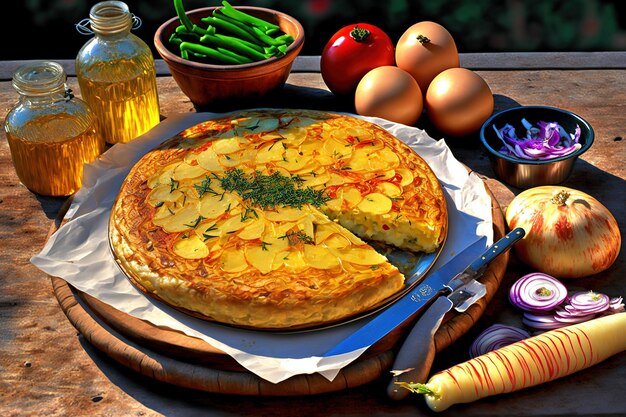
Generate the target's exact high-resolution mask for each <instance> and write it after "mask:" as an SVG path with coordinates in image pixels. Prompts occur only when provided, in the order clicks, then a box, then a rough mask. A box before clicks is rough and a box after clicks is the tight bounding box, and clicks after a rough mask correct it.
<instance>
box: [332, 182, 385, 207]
mask: <svg viewBox="0 0 626 417" xmlns="http://www.w3.org/2000/svg"><path fill="white" fill-rule="evenodd" d="M341 197H342V198H343V200H344V201H345V203H346V205H347V206H348V208H354V207H356V206H357V205H359V204H360V203H361V201H362V200H363V196H361V192H360V191H359V190H358V189H357V188H355V187H346V188H344V189H343V190H342V193H341ZM385 213H386V212H385Z"/></svg>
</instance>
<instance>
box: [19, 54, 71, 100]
mask: <svg viewBox="0 0 626 417" xmlns="http://www.w3.org/2000/svg"><path fill="white" fill-rule="evenodd" d="M66 80H67V76H66V75H65V71H64V70H63V67H61V65H59V64H58V63H56V62H52V61H35V62H32V63H29V64H26V65H23V66H22V67H20V68H18V69H17V71H15V73H14V74H13V88H15V90H16V91H17V92H18V93H19V94H20V96H22V97H24V98H27V99H28V100H29V101H31V102H43V101H50V100H63V99H65V96H66V94H67V93H66V90H67V85H66Z"/></svg>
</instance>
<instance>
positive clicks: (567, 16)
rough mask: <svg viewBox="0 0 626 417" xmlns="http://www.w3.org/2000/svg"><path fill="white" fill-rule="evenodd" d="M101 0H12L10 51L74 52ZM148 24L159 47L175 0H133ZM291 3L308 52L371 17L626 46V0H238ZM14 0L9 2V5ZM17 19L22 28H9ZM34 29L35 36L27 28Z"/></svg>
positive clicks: (6, 52) (469, 47)
mask: <svg viewBox="0 0 626 417" xmlns="http://www.w3.org/2000/svg"><path fill="white" fill-rule="evenodd" d="M220 1H221V0H183V3H184V6H185V9H187V10H191V9H194V8H199V7H205V6H216V5H219V4H220ZM96 3H97V1H96V0H93V1H84V0H83V1H80V0H21V1H18V2H15V1H12V2H8V3H6V5H5V10H4V13H6V17H5V24H3V25H0V26H1V29H0V30H2V39H3V41H4V42H3V48H2V49H3V52H2V57H3V59H35V58H36V59H71V58H74V57H75V56H76V54H77V53H78V50H79V49H80V47H81V46H82V45H83V44H84V43H85V42H86V41H87V40H88V39H89V37H88V36H84V35H81V34H79V33H78V32H77V31H76V29H75V24H76V23H78V22H79V21H80V20H81V19H83V18H86V17H88V15H89V9H90V8H91V6H93V5H94V4H96ZM126 3H127V4H128V5H129V7H130V10H131V12H133V13H134V14H135V15H137V16H139V17H140V18H141V19H142V21H143V24H142V26H141V27H140V28H138V29H136V30H135V31H134V33H135V34H136V35H137V36H139V37H140V38H142V39H143V40H145V41H146V43H147V44H148V45H149V46H150V47H151V48H152V50H153V52H154V55H155V58H158V54H157V53H156V50H155V49H154V43H153V36H154V32H155V31H156V29H157V28H158V26H159V25H160V24H161V23H162V22H164V21H165V20H167V19H169V18H170V17H173V16H175V11H174V6H173V2H172V0H128V1H126ZM230 3H231V4H232V5H235V6H236V5H253V6H261V7H269V8H273V9H278V10H281V11H284V12H286V13H288V14H290V15H292V16H293V17H296V18H297V19H299V20H300V21H301V23H302V25H303V26H304V28H305V34H306V40H305V45H304V48H303V51H302V55H319V54H320V53H321V51H322V49H323V47H324V45H325V43H326V42H327V41H328V39H329V38H330V37H331V36H332V35H333V34H334V33H335V31H337V30H338V29H339V28H341V27H343V26H345V25H347V24H352V23H359V22H367V23H370V24H374V25H376V26H379V27H380V28H381V29H383V30H385V31H386V32H387V33H388V34H389V36H390V37H391V39H392V41H394V43H395V42H396V41H397V40H398V38H399V37H400V35H401V34H402V32H403V31H404V30H406V29H407V28H408V27H409V26H411V25H412V24H414V23H417V22H419V21H422V20H432V21H435V22H438V23H440V24H442V25H443V26H445V27H446V28H447V29H448V30H449V31H450V33H451V34H452V36H453V37H454V39H455V41H456V43H457V47H458V50H459V52H461V53H463V52H500V51H544V52H545V51H547V52H550V51H614V50H622V51H623V50H626V2H625V1H624V0H612V1H607V0H605V1H601V0H567V1H566V0H561V1H545V0H544V1H540V0H413V1H409V0H301V1H287V0H257V1H243V0H241V1H239V0H231V1H230ZM6 7H8V10H7V9H6ZM8 19H10V20H11V21H12V22H14V24H15V25H17V29H13V28H9V25H8V24H7V22H6V20H8ZM26 33H28V34H29V35H30V36H31V39H32V40H30V39H29V38H28V37H26V36H24V35H25V34H26Z"/></svg>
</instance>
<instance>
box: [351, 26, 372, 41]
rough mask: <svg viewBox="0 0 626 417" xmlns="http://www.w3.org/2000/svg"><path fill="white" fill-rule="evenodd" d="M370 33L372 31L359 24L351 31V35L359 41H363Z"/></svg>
mask: <svg viewBox="0 0 626 417" xmlns="http://www.w3.org/2000/svg"><path fill="white" fill-rule="evenodd" d="M370 34H371V32H370V31H369V30H367V29H363V28H360V27H358V26H355V27H354V29H352V30H351V31H350V37H351V38H352V39H354V40H355V41H357V42H363V41H364V40H365V39H367V37H368V36H369V35H370Z"/></svg>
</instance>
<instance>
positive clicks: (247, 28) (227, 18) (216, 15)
mask: <svg viewBox="0 0 626 417" xmlns="http://www.w3.org/2000/svg"><path fill="white" fill-rule="evenodd" d="M213 17H214V18H215V19H218V20H221V21H223V22H228V23H230V24H231V25H233V26H236V27H238V28H239V29H240V30H242V31H244V32H246V34H247V37H246V38H248V37H250V39H247V40H249V41H250V42H253V43H257V44H262V45H269V44H268V43H267V42H263V41H262V40H261V38H259V36H258V35H257V34H256V32H255V31H254V30H253V28H254V27H253V26H248V25H246V24H245V23H242V22H239V21H237V20H235V19H233V18H232V17H230V16H226V15H225V14H223V13H222V11H221V9H216V10H215V11H214V12H213Z"/></svg>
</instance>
